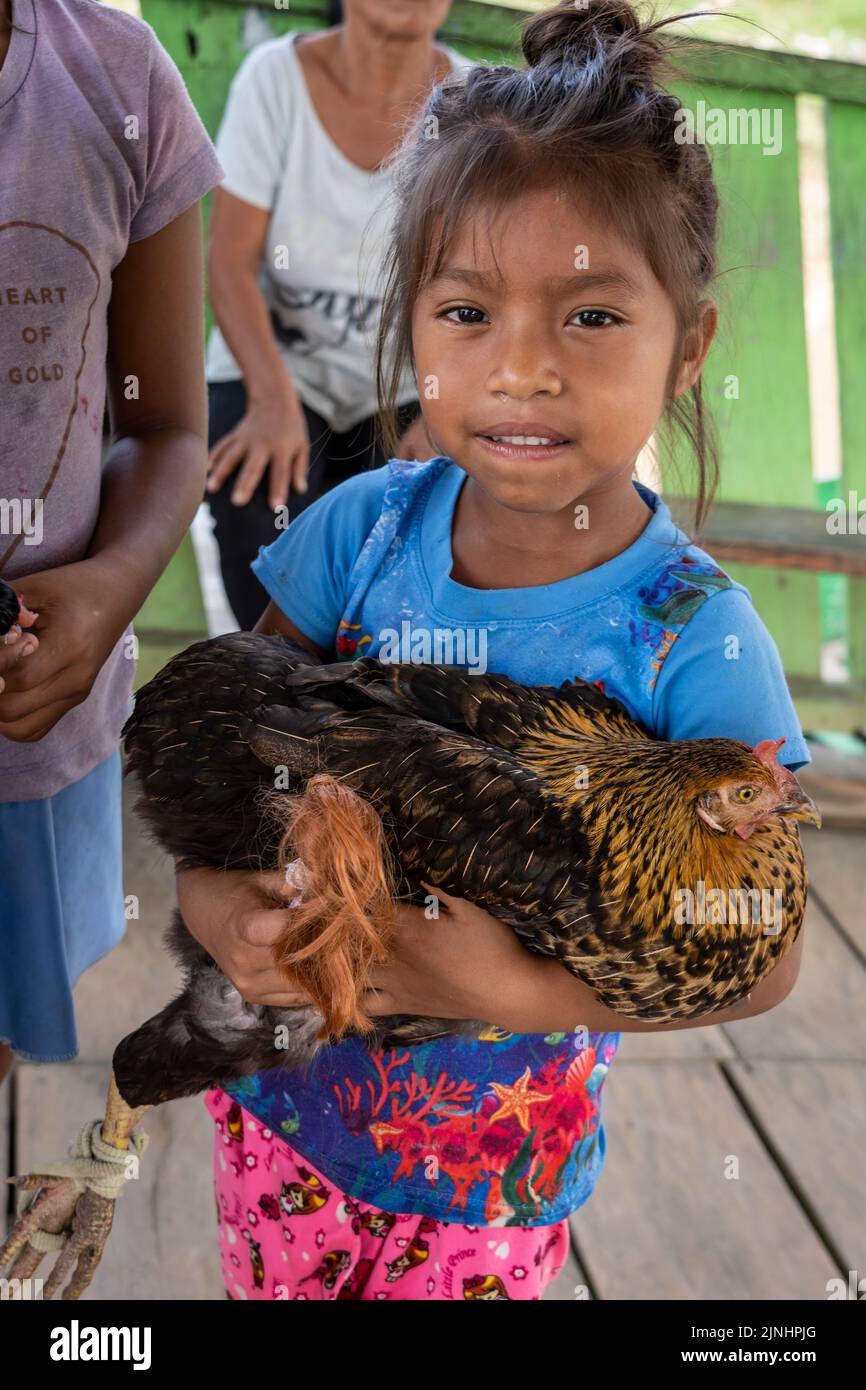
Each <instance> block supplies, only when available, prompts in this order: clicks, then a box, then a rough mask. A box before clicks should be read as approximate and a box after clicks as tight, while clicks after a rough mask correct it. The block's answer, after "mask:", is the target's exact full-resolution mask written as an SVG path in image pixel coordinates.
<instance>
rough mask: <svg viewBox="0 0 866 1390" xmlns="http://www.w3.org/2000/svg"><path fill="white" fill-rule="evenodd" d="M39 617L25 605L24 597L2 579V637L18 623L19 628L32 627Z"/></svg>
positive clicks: (0, 625)
mask: <svg viewBox="0 0 866 1390" xmlns="http://www.w3.org/2000/svg"><path fill="white" fill-rule="evenodd" d="M38 617H39V614H38V613H31V612H30V610H29V608H26V607H25V606H24V598H23V595H21V594H16V592H15V590H14V589H13V588H11V587H10V586H9V585H8V584H7V583H6V581H5V579H0V637H5V636H6V634H7V633H9V632H11V631H12V629H13V627H15V626H16V625H17V627H18V628H19V630H21V629H22V628H28V627H32V626H33V624H34V623H35V622H36V619H37V618H38Z"/></svg>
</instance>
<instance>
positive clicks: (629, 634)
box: [179, 0, 808, 1299]
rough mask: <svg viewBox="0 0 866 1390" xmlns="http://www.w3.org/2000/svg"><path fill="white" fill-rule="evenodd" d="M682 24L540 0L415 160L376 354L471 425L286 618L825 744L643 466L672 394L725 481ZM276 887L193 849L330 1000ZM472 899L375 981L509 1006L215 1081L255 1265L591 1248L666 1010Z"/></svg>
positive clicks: (384, 1293)
mask: <svg viewBox="0 0 866 1390" xmlns="http://www.w3.org/2000/svg"><path fill="white" fill-rule="evenodd" d="M659 27H660V26H659V25H650V26H648V27H644V28H642V27H641V26H640V24H639V22H638V20H637V19H636V17H635V15H634V12H633V11H632V9H631V7H630V6H629V5H627V4H625V3H619V0H609V2H608V3H591V4H589V5H586V6H581V7H579V8H577V7H575V6H574V5H573V4H562V5H560V6H558V7H556V8H555V9H553V10H550V11H546V12H544V13H542V14H539V15H538V16H536V17H534V18H533V19H532V20H531V21H530V22H529V23H528V24H527V25H526V28H525V30H524V35H523V51H524V54H525V57H526V60H527V65H528V66H527V68H526V70H523V71H517V70H514V69H513V68H511V67H508V66H496V67H487V68H485V67H481V68H478V69H476V70H473V71H472V72H471V73H470V74H469V75H468V77H467V78H466V80H465V83H461V82H456V83H446V84H445V85H442V86H439V87H437V88H436V89H435V90H434V92H433V94H432V95H431V97H430V99H429V101H428V103H427V107H426V110H425V112H424V113H423V116H422V118H421V121H420V125H419V128H418V130H419V134H418V137H417V138H416V139H414V140H413V139H410V140H409V141H408V143H407V145H406V148H405V149H404V151H403V153H402V155H401V158H400V162H399V166H398V170H397V173H398V183H397V186H398V208H397V215H396V220H395V224H394V234H393V243H392V247H391V253H390V261H389V274H388V282H387V297H386V301H385V304H384V306H383V314H382V332H381V336H380V340H379V359H378V362H379V385H380V388H381V392H382V396H383V399H384V400H385V402H386V404H388V405H393V399H394V387H395V384H396V383H397V382H398V381H399V378H400V372H401V370H402V366H403V363H404V362H405V361H407V360H409V361H411V362H412V363H413V365H414V368H415V371H416V373H417V379H418V383H419V392H420V396H421V399H422V402H423V409H424V416H425V421H426V424H427V426H428V428H429V429H430V431H431V435H432V437H433V438H434V439H435V440H436V441H437V443H438V446H439V448H440V449H441V453H440V454H439V455H438V456H437V457H435V458H433V459H431V460H430V461H429V462H426V463H422V464H418V463H407V462H405V461H402V460H400V459H397V458H392V459H391V460H390V463H389V464H388V466H387V467H385V468H381V469H378V470H376V471H373V472H370V473H367V474H365V475H362V476H359V477H356V478H352V479H350V480H349V481H348V482H346V483H344V484H343V485H341V486H340V487H338V488H337V489H335V490H334V491H332V492H331V493H329V494H328V495H326V496H325V497H323V498H321V499H320V500H319V501H317V502H316V503H315V504H314V505H313V506H311V507H310V508H309V509H308V510H307V511H306V512H304V514H303V515H302V516H301V517H300V518H299V519H298V521H297V522H295V523H293V525H292V527H291V528H290V532H289V533H287V534H286V535H284V536H283V537H281V538H280V539H279V540H278V541H276V542H275V543H274V544H273V545H271V546H269V547H268V548H267V549H265V550H262V551H261V552H260V554H259V557H258V559H257V560H256V562H255V564H254V568H255V570H256V573H257V574H258V575H259V577H260V579H261V581H262V583H263V584H264V586H265V588H266V589H267V590H268V592H269V594H270V595H271V598H272V602H271V604H270V606H269V607H268V609H267V611H266V613H265V614H264V616H263V618H262V620H261V621H260V622H259V624H258V629H259V630H260V631H263V632H283V633H287V634H289V635H291V636H293V637H295V638H296V639H297V640H299V641H301V642H303V643H304V644H305V645H306V646H307V647H309V648H310V649H311V650H313V651H314V652H317V653H320V654H321V655H322V657H330V658H333V655H334V653H335V652H336V653H337V654H338V655H340V656H345V657H347V658H351V657H354V656H355V655H357V654H361V653H363V654H371V655H376V654H377V653H378V652H380V651H382V652H383V654H384V650H385V648H386V645H387V649H388V652H389V654H390V659H393V655H394V652H395V650H396V649H395V646H394V644H395V641H398V645H399V644H402V646H401V647H400V650H399V651H397V655H399V656H402V657H404V658H408V659H411V658H412V652H413V649H414V650H418V651H420V650H422V649H423V647H424V645H425V643H424V639H425V638H426V639H428V645H429V646H431V647H433V648H434V649H435V640H434V639H435V637H436V634H437V633H439V634H443V633H450V634H451V637H452V639H453V640H455V641H456V640H458V639H459V638H460V636H461V634H462V636H463V639H464V642H465V650H466V652H467V653H470V652H471V653H473V654H474V656H475V658H476V662H475V666H476V669H481V670H485V669H486V670H489V671H499V672H504V673H506V674H507V675H509V676H511V677H513V678H514V679H516V680H519V681H522V682H526V683H531V684H537V683H550V684H558V683H560V682H562V681H564V680H566V679H568V678H571V677H580V678H582V679H584V680H589V681H595V682H598V683H600V684H601V685H602V687H603V688H604V690H605V691H606V692H607V693H608V694H610V695H612V696H615V697H616V698H617V699H619V700H621V701H622V702H623V703H624V704H625V705H626V707H627V708H628V709H629V711H630V713H631V714H633V715H634V716H635V717H636V718H637V719H639V720H640V721H641V722H642V723H643V724H644V725H645V727H646V728H647V729H649V730H650V731H652V732H653V733H654V734H655V735H657V736H658V737H660V738H664V739H690V738H704V737H709V736H723V737H732V738H737V739H741V740H743V741H745V742H747V743H749V744H752V745H753V744H755V743H756V742H758V741H759V740H760V739H764V738H780V737H782V736H783V735H784V736H785V739H786V742H785V744H784V748H783V756H784V760H785V762H786V763H787V765H788V766H789V767H792V768H796V767H799V766H801V765H802V764H803V763H804V762H806V761H808V753H807V751H806V748H805V745H804V742H803V739H802V735H801V731H800V728H799V725H798V722H797V718H796V715H795V713H794V710H793V707H792V705H791V701H790V698H789V696H788V692H787V689H786V685H785V680H784V676H783V673H782V670H781V667H780V662H779V657H778V654H777V652H776V649H775V647H774V644H773V642H772V639H771V638H770V636H769V635H768V633H767V631H766V629H765V627H764V626H763V624H762V622H761V620H760V619H759V617H758V616H757V614H756V613H755V611H754V610H753V608H752V606H751V603H750V600H749V595H748V592H747V591H746V590H745V589H744V588H743V587H742V586H741V585H739V584H737V583H734V582H733V581H732V580H731V579H730V578H729V577H728V576H727V575H726V574H725V573H724V572H723V571H722V570H720V569H719V568H718V566H717V565H716V564H714V562H713V561H712V559H711V558H710V556H709V555H707V554H706V553H705V552H704V551H703V550H701V549H699V548H697V546H695V545H694V544H692V543H691V542H690V541H689V539H688V538H687V537H686V536H685V535H683V533H682V532H681V531H679V530H678V529H677V528H676V526H675V525H674V524H673V522H672V520H671V516H670V513H669V510H668V508H667V507H666V506H665V504H664V502H663V501H662V500H661V498H660V497H659V496H658V495H656V494H655V493H654V492H653V491H651V490H650V489H649V488H647V487H645V486H642V485H640V484H639V483H637V482H635V481H633V477H632V475H633V470H634V465H635V460H636V458H637V455H638V453H639V451H640V450H641V448H642V446H643V445H644V444H645V443H646V441H647V440H648V439H649V437H650V436H651V435H652V434H653V433H654V432H655V431H656V430H657V427H658V426H659V425H660V424H663V423H664V422H665V420H671V419H673V421H674V422H677V421H678V422H680V423H681V424H682V425H683V427H684V430H685V434H686V437H687V438H688V439H689V440H690V441H691V443H692V445H693V446H694V451H695V454H696V457H697V463H698V467H699V471H700V480H701V495H702V496H704V495H705V494H706V493H709V492H711V490H712V482H713V465H714V458H713V451H712V447H711V445H710V443H709V425H708V421H707V419H706V416H705V411H704V407H703V404H702V400H701V393H700V371H701V367H702V364H703V361H704V358H705V355H706V353H707V350H708V348H709V345H710V342H711V340H712V337H713V333H714V330H715V326H716V309H715V306H714V304H713V303H712V301H711V300H709V299H708V298H707V297H705V293H706V290H707V287H708V285H709V283H710V281H711V279H712V277H713V275H714V270H715V232H716V193H715V189H714V184H713V178H712V172H711V167H710V161H709V158H708V155H707V152H706V151H705V149H703V148H702V147H701V146H700V145H688V144H679V143H677V141H676V140H675V130H676V129H677V122H676V121H675V115H676V111H677V109H678V103H677V101H676V100H675V98H673V97H672V96H669V95H667V94H665V93H664V92H663V91H662V90H660V89H659V88H658V86H657V85H656V81H655V72H656V68H657V64H658V62H659V60H660V57H661V40H660V38H659V36H658V31H659ZM430 131H434V132H435V138H425V134H424V133H425V132H426V133H427V134H428V135H429V132H430ZM386 355H387V356H388V357H389V361H388V365H387V372H386V370H385V368H384V365H383V364H384V362H385V359H386ZM386 377H387V379H386ZM392 442H393V434H392V436H391V439H390V440H389V447H390V446H391V445H392ZM395 634H396V636H395ZM416 644H417V645H416ZM732 653H733V654H734V655H733V656H732ZM482 657H483V660H482V659H481V658H482ZM416 659H417V658H416ZM467 664H471V663H470V662H467ZM514 849H515V861H516V867H515V873H516V874H519V872H520V869H519V867H517V861H518V860H519V851H520V847H519V846H517V845H515V847H514ZM261 878H262V879H263V880H265V882H267V881H268V880H272V879H275V878H276V875H263V876H261ZM263 886H264V884H263V883H262V882H260V881H259V876H256V875H249V874H243V873H240V874H236V873H235V874H225V873H221V872H219V871H214V870H197V871H193V872H191V873H186V874H181V875H179V892H180V901H181V907H182V909H183V912H184V916H185V919H186V921H187V923H188V925H189V926H190V928H191V929H192V930H193V931H194V932H195V934H196V936H197V937H199V939H200V940H201V941H202V942H203V943H204V944H205V946H206V947H207V949H208V950H210V951H211V952H212V954H213V955H214V956H215V957H216V958H217V959H218V960H219V962H220V964H221V965H222V966H223V968H224V969H225V970H226V971H227V973H228V974H229V975H230V976H231V977H232V978H233V980H234V981H235V983H236V984H237V985H238V988H239V989H240V990H241V992H242V993H243V994H244V995H245V997H246V998H247V999H252V1000H257V1001H261V1002H267V1003H277V1002H280V1003H298V1002H303V1001H302V998H301V996H299V995H297V994H292V993H289V992H287V991H286V988H285V983H284V981H282V979H281V977H280V975H279V974H278V973H277V971H276V970H275V969H274V968H273V964H272V959H271V955H270V943H271V942H273V941H274V940H275V939H276V938H277V936H278V935H279V933H280V931H281V930H282V927H283V923H284V919H285V913H284V912H283V911H282V910H278V911H274V912H268V911H263V910H262V908H261V903H262V899H261V896H260V890H261V888H262V887H263ZM440 896H441V895H440ZM445 908H446V909H447V910H446V911H445V912H443V913H442V915H441V916H440V917H439V918H438V920H435V921H427V920H425V917H424V913H423V911H422V910H421V909H419V908H404V909H402V910H401V913H400V929H399V933H398V944H397V950H396V955H395V959H394V960H393V962H391V963H390V964H389V965H388V966H387V967H385V968H383V969H381V970H380V971H379V972H378V974H377V976H376V977H375V989H374V991H372V1000H371V1005H372V1007H371V1011H372V1012H374V1013H392V1012H393V1013H421V1014H429V1015H437V1016H438V1015H442V1016H449V1017H454V1018H484V1019H489V1020H490V1024H489V1026H488V1027H486V1028H484V1030H483V1031H482V1032H481V1033H480V1036H478V1037H477V1038H468V1039H466V1038H464V1039H455V1038H444V1039H440V1040H437V1041H434V1042H430V1043H427V1044H425V1045H423V1046H419V1047H413V1048H403V1049H390V1050H385V1051H381V1052H379V1053H377V1054H372V1055H371V1054H369V1053H368V1052H367V1050H366V1049H365V1047H364V1045H363V1043H362V1042H361V1041H360V1040H358V1039H357V1038H350V1039H347V1040H345V1041H343V1042H342V1043H340V1044H338V1045H336V1046H334V1047H331V1048H328V1049H324V1050H322V1051H321V1052H320V1053H319V1055H318V1057H317V1059H316V1062H315V1063H314V1065H313V1067H312V1068H311V1070H310V1072H309V1073H308V1074H306V1075H300V1074H295V1073H291V1074H287V1073H286V1072H285V1071H283V1070H281V1069H280V1068H279V1067H275V1068H274V1069H273V1070H268V1071H265V1072H262V1073H260V1074H258V1075H256V1076H254V1077H251V1078H249V1079H248V1080H246V1081H244V1082H242V1083H236V1084H233V1085H231V1086H230V1087H226V1088H225V1089H219V1088H217V1089H214V1090H211V1091H210V1092H208V1095H207V1098H206V1099H207V1105H208V1108H209V1110H210V1113H211V1115H212V1116H213V1119H214V1121H215V1124H216V1166H215V1177H216V1190H217V1198H218V1215H219V1222H220V1237H221V1255H222V1262H223V1272H224V1278H225V1284H226V1290H227V1293H228V1296H229V1297H230V1298H237V1299H242V1298H258V1299H279V1298H294V1299H320V1298H322V1299H328V1298H329V1299H339V1298H344V1299H387V1298H392V1299H476V1298H478V1299H537V1298H539V1297H540V1296H541V1294H542V1292H543V1290H544V1289H545V1287H546V1286H547V1285H548V1284H549V1283H550V1281H551V1280H552V1279H553V1278H554V1277H555V1275H556V1274H557V1273H558V1271H559V1270H560V1269H561V1267H562V1265H563V1262H564V1260H565V1256H566V1251H567V1246H568V1228H567V1224H566V1218H567V1217H568V1215H569V1214H570V1213H571V1212H573V1211H575V1210H576V1209H577V1208H579V1207H580V1206H581V1205H582V1203H584V1202H585V1201H586V1200H587V1199H588V1198H589V1196H590V1195H591V1193H592V1192H593V1190H594V1188H595V1186H596V1183H597V1181H598V1177H599V1174H600V1171H601V1168H602V1165H603V1162H604V1156H605V1132H604V1127H603V1124H602V1092H603V1086H604V1081H605V1077H606V1075H607V1073H608V1071H609V1069H610V1066H611V1064H612V1062H613V1059H614V1056H615V1053H616V1050H617V1045H618V1043H619V1037H620V1032H621V1031H622V1030H627V1031H653V1030H654V1029H658V1026H657V1025H653V1024H649V1023H641V1022H639V1021H635V1020H633V1019H626V1018H620V1017H619V1016H618V1015H616V1014H614V1013H612V1012H611V1011H609V1010H607V1009H606V1008H604V1007H602V1006H601V1005H600V1004H599V1002H598V1000H597V999H596V997H595V996H594V995H593V993H592V991H591V990H590V989H589V988H588V987H586V986H585V985H583V984H582V983H581V982H579V981H577V980H575V979H574V978H572V977H571V976H570V975H569V974H568V973H567V972H566V971H565V970H564V969H563V968H562V967H561V966H560V965H559V963H558V962H556V961H553V960H546V959H542V958H541V957H538V956H532V955H531V954H530V953H528V952H527V951H525V950H523V949H522V948H521V947H520V946H519V945H518V943H517V942H516V940H515V938H514V936H513V934H512V933H511V932H510V931H509V930H508V929H507V928H506V927H505V926H503V925H502V924H501V923H498V922H496V921H495V920H494V919H493V918H491V917H490V916H489V915H488V914H486V913H485V912H482V911H481V910H479V909H477V908H474V907H471V906H470V905H468V904H465V903H461V902H459V901H457V900H454V899H447V898H446V899H445ZM286 910H287V911H288V910H290V909H289V908H287V909H286ZM801 949H802V932H801V933H800V937H799V939H798V943H797V946H796V947H795V948H794V949H793V950H792V951H791V952H790V953H789V956H788V957H787V958H786V959H785V961H784V962H783V963H782V965H780V966H779V967H778V968H777V969H776V970H775V971H773V972H772V973H771V975H769V976H768V977H767V978H766V979H765V980H764V981H763V982H762V984H761V985H760V986H759V987H758V988H757V989H755V990H754V991H753V993H752V995H751V996H750V998H749V999H748V1000H746V1001H744V1002H742V1003H740V1004H738V1005H736V1006H734V1007H732V1008H727V1009H724V1010H720V1011H716V1012H715V1013H713V1014H710V1015H707V1016H705V1017H703V1018H699V1019H695V1020H692V1021H690V1022H689V1023H685V1024H671V1025H667V1026H668V1027H697V1026H705V1025H709V1024H713V1023H718V1022H726V1021H729V1020H732V1019H737V1018H742V1017H747V1016H749V1015H751V1014H755V1013H759V1012H762V1011H763V1010H765V1009H768V1008H771V1007H774V1005H775V1004H777V1003H778V1002H779V1001H780V1000H781V999H782V998H784V996H785V995H786V994H787V993H788V992H789V990H790V989H791V987H792V985H793V982H794V980H795V978H796V975H797V971H798V968H799V958H800V952H801ZM368 998H369V996H368Z"/></svg>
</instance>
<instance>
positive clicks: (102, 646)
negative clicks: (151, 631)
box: [0, 204, 207, 742]
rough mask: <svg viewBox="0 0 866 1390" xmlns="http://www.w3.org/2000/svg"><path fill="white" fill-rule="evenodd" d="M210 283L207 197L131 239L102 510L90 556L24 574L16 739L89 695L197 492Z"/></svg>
mask: <svg viewBox="0 0 866 1390" xmlns="http://www.w3.org/2000/svg"><path fill="white" fill-rule="evenodd" d="M202 280H203V269H202V250H201V214H200V210H199V205H198V204H195V205H194V206H193V207H191V208H189V209H188V210H187V211H186V212H184V213H182V214H181V215H180V216H179V217H177V218H176V219H175V220H174V221H173V222H171V223H169V224H168V225H167V226H166V227H164V228H163V229H162V230H161V231H159V232H156V233H154V235H152V236H149V237H144V238H142V239H141V240H140V241H136V242H133V243H132V244H131V245H130V246H129V248H128V250H127V252H126V255H125V256H124V259H123V260H122V261H121V263H120V264H119V266H118V267H117V269H116V271H115V273H114V277H113V283H112V294H111V301H110V304H109V310H108V328H109V346H108V359H107V371H108V396H109V402H110V407H111V420H112V430H113V441H112V444H111V447H110V449H109V452H108V456H107V459H106V462H105V467H104V470H103V476H102V490H101V498H100V510H99V517H98V520H97V524H96V528H95V530H94V533H93V537H92V540H91V543H90V548H89V550H88V554H87V556H86V557H85V559H83V560H80V561H77V562H75V563H73V564H69V565H62V566H57V567H56V568H54V569H50V570H44V571H42V572H39V573H36V574H31V575H27V576H26V578H22V580H21V581H20V583H21V588H22V592H23V591H24V590H26V595H27V600H28V606H29V607H32V608H33V609H34V610H35V611H36V612H38V613H39V646H38V648H37V650H36V651H35V652H34V654H33V655H32V656H30V657H28V658H27V659H26V660H24V661H21V662H19V663H18V665H17V666H16V667H15V668H14V669H13V670H12V671H11V672H10V673H9V674H8V676H7V677H6V686H5V689H4V691H3V692H2V697H0V733H2V734H3V735H4V736H5V737H7V738H11V739H13V740H15V741H18V742H34V741H36V740H37V739H39V738H42V737H43V735H44V734H46V733H48V731H49V730H50V729H51V728H53V726H54V725H55V724H56V723H57V721H58V720H59V719H60V718H61V717H62V715H63V714H65V713H66V712H67V710H69V709H71V708H73V706H75V705H78V704H80V703H81V702H82V701H83V700H85V699H86V698H87V696H88V695H89V693H90V691H91V689H92V686H93V682H94V681H95V679H96V677H97V675H98V674H99V671H100V670H101V668H102V666H103V665H104V663H105V661H106V660H107V658H108V656H109V655H110V653H111V651H112V650H113V648H114V647H115V645H116V644H117V641H118V639H119V638H120V636H121V635H122V633H123V632H124V629H125V628H126V627H127V625H128V624H129V623H130V622H131V621H132V619H133V618H134V617H135V615H136V613H137V612H138V610H139V609H140V608H141V605H142V603H143V602H144V600H145V598H146V597H147V595H148V594H149V593H150V591H151V589H152V588H153V586H154V584H155V583H156V581H157V579H158V578H159V576H160V575H161V574H162V572H163V570H164V569H165V567H166V565H167V564H168V562H169V560H170V559H171V556H172V555H173V554H174V552H175V550H176V549H177V547H178V545H179V544H180V542H181V540H182V539H183V537H184V535H185V534H186V531H187V529H188V528H189V525H190V522H191V521H192V518H193V516H194V515H195V511H196V508H197V506H198V504H199V502H200V501H201V496H202V492H203V490H204V477H205V465H206V457H207V442H206V441H207V402H206V396H205V388H204V332H203V319H204V290H203V283H202ZM133 383H134V384H135V387H136V389H135V390H130V386H131V385H132V384H133ZM136 395H137V399H130V397H131V396H132V397H134V396H136Z"/></svg>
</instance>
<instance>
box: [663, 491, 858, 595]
mask: <svg viewBox="0 0 866 1390" xmlns="http://www.w3.org/2000/svg"><path fill="white" fill-rule="evenodd" d="M664 500H665V502H666V503H667V505H668V506H669V507H670V509H671V514H672V516H673V518H674V520H675V521H676V522H677V524H678V525H679V526H681V527H682V528H683V530H684V531H686V532H688V533H690V532H691V520H692V513H693V510H694V501H693V500H692V499H691V498H689V497H668V496H667V494H666V495H665V499H664ZM827 521H828V514H827V513H826V512H821V511H818V510H817V509H816V510H812V509H810V508H808V507H766V506H762V507H756V506H752V505H750V504H749V503H746V502H716V503H715V504H714V506H713V508H712V510H711V512H710V515H709V517H708V519H707V521H706V522H705V523H704V529H703V531H702V532H701V536H700V539H699V542H698V543H699V544H700V545H702V546H704V547H705V548H706V549H707V550H709V551H710V553H711V554H712V555H713V557H714V558H715V559H717V560H739V561H741V562H744V563H746V564H752V565H771V566H773V568H775V569H797V570H810V571H815V572H818V573H822V574H850V575H858V576H861V577H864V576H866V536H863V535H848V534H845V535H835V534H832V533H831V532H829V531H828V530H827Z"/></svg>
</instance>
